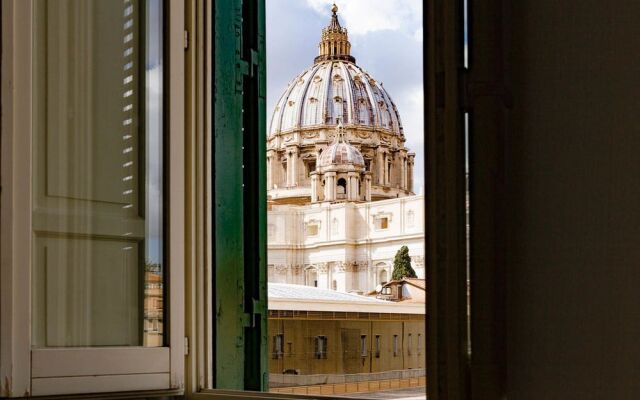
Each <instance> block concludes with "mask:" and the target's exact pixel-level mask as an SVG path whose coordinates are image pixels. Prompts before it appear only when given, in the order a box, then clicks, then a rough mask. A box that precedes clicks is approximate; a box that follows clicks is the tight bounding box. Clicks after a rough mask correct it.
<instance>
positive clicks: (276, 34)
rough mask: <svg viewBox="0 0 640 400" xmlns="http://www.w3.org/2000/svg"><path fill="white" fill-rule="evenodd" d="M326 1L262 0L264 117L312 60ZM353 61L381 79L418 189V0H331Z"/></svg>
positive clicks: (421, 130) (328, 14)
mask: <svg viewBox="0 0 640 400" xmlns="http://www.w3.org/2000/svg"><path fill="white" fill-rule="evenodd" d="M332 4H333V1H332V0H266V8H267V10H266V11H267V13H266V19H267V24H266V28H267V32H266V35H267V118H268V119H267V122H268V121H270V120H271V114H272V113H273V109H274V108H275V104H276V102H277V101H278V98H279V97H280V96H281V94H282V92H284V90H285V89H286V87H287V84H288V83H289V81H291V80H292V79H293V78H294V77H295V76H297V75H298V74H299V73H300V72H302V71H303V70H304V69H306V68H307V67H309V66H311V65H312V64H313V58H314V57H315V56H317V55H318V42H319V41H320V32H321V30H322V28H324V27H325V26H327V25H328V23H329V21H330V19H331V11H330V10H331V5H332ZM336 4H337V6H338V18H339V19H340V24H341V25H342V26H343V27H345V28H347V30H348V32H349V41H350V42H351V55H352V56H354V57H355V58H356V63H357V64H358V65H359V66H360V67H362V68H363V69H364V70H365V71H367V72H369V74H370V75H371V76H372V77H373V78H375V79H376V80H377V81H379V82H383V83H384V88H385V89H386V90H387V92H388V93H389V95H390V96H391V98H392V99H393V101H394V102H395V103H396V106H397V107H398V111H399V112H400V118H401V119H402V124H403V126H404V133H405V136H406V138H407V143H406V146H407V147H408V148H409V150H410V151H412V152H415V153H416V161H415V168H414V191H415V192H416V193H424V136H425V135H424V88H423V76H422V49H423V43H422V0H393V1H389V0H337V1H336Z"/></svg>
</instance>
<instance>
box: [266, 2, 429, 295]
mask: <svg viewBox="0 0 640 400" xmlns="http://www.w3.org/2000/svg"><path fill="white" fill-rule="evenodd" d="M332 12H333V13H332V16H331V21H330V23H329V25H328V26H327V27H326V28H324V29H323V30H322V35H321V41H320V43H319V55H318V56H317V57H316V58H315V60H314V64H313V65H312V66H311V67H309V68H307V69H306V70H304V71H303V72H302V73H300V74H299V75H298V76H296V77H295V78H294V79H293V80H292V81H291V82H290V83H289V85H288V87H287V88H286V90H285V91H284V93H283V94H282V96H281V97H280V99H279V100H278V102H277V104H276V107H275V109H274V111H273V115H272V117H271V123H270V127H269V131H268V137H267V190H268V192H267V194H268V202H269V206H268V208H269V211H268V252H269V254H268V260H269V261H268V262H269V281H270V282H281V283H294V284H301V285H307V286H316V287H320V288H326V289H333V290H337V291H342V292H359V293H368V292H369V291H371V290H372V289H374V288H375V287H376V286H377V285H381V284H384V283H386V282H387V281H389V279H390V277H391V272H392V260H393V257H394V255H395V253H396V251H397V250H398V249H399V248H400V247H401V246H403V245H406V246H408V247H409V254H410V255H411V258H412V266H413V268H414V269H415V270H416V273H417V274H418V277H421V278H424V257H425V253H424V197H423V196H421V195H417V196H416V195H415V194H414V188H413V165H414V158H415V154H414V153H412V152H410V151H409V149H407V148H406V147H405V141H406V138H405V134H404V128H403V126H402V122H401V119H400V114H399V112H398V109H397V107H396V105H395V103H394V102H393V101H392V100H391V97H390V96H389V94H388V93H387V91H386V90H385V89H384V87H383V85H382V83H381V82H379V81H377V80H375V79H374V78H373V77H372V76H371V75H369V74H368V73H367V72H366V71H365V70H363V69H362V68H361V67H360V66H358V65H356V64H355V58H354V57H353V56H352V55H351V44H350V42H349V38H348V35H347V30H346V29H345V28H343V27H341V26H340V23H339V21H338V16H337V7H335V6H334V7H333V9H332Z"/></svg>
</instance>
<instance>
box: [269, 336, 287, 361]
mask: <svg viewBox="0 0 640 400" xmlns="http://www.w3.org/2000/svg"><path fill="white" fill-rule="evenodd" d="M283 344H284V335H283V334H278V335H274V336H273V350H272V358H274V359H278V358H282V356H283V354H284V352H283ZM289 344H291V343H289Z"/></svg>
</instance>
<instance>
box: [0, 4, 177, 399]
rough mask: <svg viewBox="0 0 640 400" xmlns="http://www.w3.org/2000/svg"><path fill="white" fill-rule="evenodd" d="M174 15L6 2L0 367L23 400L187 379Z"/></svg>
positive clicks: (164, 10)
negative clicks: (1, 348)
mask: <svg viewBox="0 0 640 400" xmlns="http://www.w3.org/2000/svg"><path fill="white" fill-rule="evenodd" d="M169 3H170V4H169ZM183 8H184V4H181V3H179V2H168V1H167V2H166V4H165V2H163V1H161V0H147V1H138V0H122V1H101V0H83V1H53V0H33V1H7V2H4V3H3V4H2V9H3V10H2V11H3V12H2V13H1V17H2V26H3V41H4V40H7V42H6V43H12V46H11V50H7V49H6V48H3V51H2V59H3V60H2V61H3V69H2V85H1V86H2V88H3V92H2V102H3V105H6V104H12V105H13V108H12V110H13V111H12V113H11V114H12V116H13V117H12V118H11V124H12V125H11V127H8V125H7V123H8V121H9V119H7V114H6V113H5V114H3V119H2V135H0V137H1V138H2V142H3V144H4V143H12V145H11V148H9V147H7V146H2V149H0V150H1V151H2V155H1V158H2V161H3V164H2V171H1V175H2V176H3V180H2V189H3V190H2V191H3V201H2V205H1V207H2V208H1V213H2V224H1V226H0V230H2V232H1V234H0V237H1V238H0V240H1V242H2V243H1V244H2V248H6V247H5V246H7V245H9V243H11V244H10V246H11V248H12V257H13V258H12V260H11V261H10V262H5V259H4V258H3V262H2V264H1V265H0V270H1V271H0V275H2V276H3V277H6V276H11V280H12V282H11V283H8V282H7V281H4V280H3V282H4V284H7V285H11V286H9V287H10V288H12V290H8V291H5V290H2V293H0V302H1V303H2V304H1V305H2V309H3V310H8V311H9V312H7V313H3V315H0V319H1V320H0V325H1V326H3V327H4V326H10V327H11V329H9V332H10V333H9V334H8V335H3V337H2V342H3V344H5V343H7V344H8V348H10V349H11V350H12V351H11V352H3V353H2V354H1V355H0V370H3V371H10V370H11V371H13V372H12V374H13V376H11V374H9V376H5V377H4V379H6V380H8V381H11V382H12V385H15V386H14V387H16V388H17V387H20V388H21V389H20V394H23V393H24V388H28V389H27V392H28V395H31V396H49V395H62V397H66V395H67V394H72V393H82V392H81V391H82V390H86V388H94V389H96V390H95V391H100V388H99V387H102V388H104V387H106V386H105V385H100V384H98V383H97V382H98V381H102V382H104V380H105V377H106V376H107V375H110V376H119V377H120V378H118V379H116V380H111V378H110V377H109V378H106V379H108V380H109V382H110V384H109V385H108V389H109V391H114V392H117V391H124V390H128V391H134V390H141V389H149V390H151V389H152V390H169V389H170V388H171V387H174V385H177V384H178V382H184V368H182V364H181V361H178V360H179V358H180V357H182V358H183V352H182V349H183V347H182V346H183V343H184V336H185V335H184V324H181V323H180V321H181V318H182V317H184V315H183V313H182V310H184V287H183V282H184V279H182V278H183V276H184V275H183V268H184V260H185V258H184V252H183V250H184V244H183V243H184V236H183V235H181V236H180V237H179V238H178V234H184V232H185V229H184V215H185V210H184V207H183V201H182V200H183V196H184V193H185V190H184V185H183V184H184V177H185V175H186V173H185V171H184V165H185V163H184V143H185V140H184V131H183V129H177V127H180V128H183V127H184V118H183V114H182V111H183V109H184V108H183V106H184V103H183V99H184V93H183V91H182V90H183V87H184V83H185V82H184V79H183V76H184V74H183V67H182V66H181V61H182V60H183V57H184V49H183V48H182V45H181V43H180V44H178V50H179V51H178V52H177V51H176V50H177V49H176V44H177V43H178V41H179V40H181V39H182V37H183V32H184V21H183V20H181V19H180V17H179V16H180V15H182V14H181V12H182V10H183ZM7 10H11V11H10V12H5V11H7ZM176 16H177V17H176ZM176 19H179V20H180V21H179V22H178V23H177V21H176ZM177 26H180V30H179V31H176V27H177ZM5 34H6V35H5ZM17 49H20V51H17ZM5 62H6V63H7V64H4V63H5ZM9 64H10V65H13V66H14V68H12V69H7V68H5V65H9ZM169 68H170V69H171V71H172V74H171V77H172V79H165V78H168V75H167V74H166V71H167V70H168V69H169ZM7 82H11V86H12V88H13V89H12V90H11V91H8V90H6V88H7V87H8V85H7ZM16 135H19V136H16ZM16 138H20V140H16ZM6 140H10V142H6ZM168 148H171V149H172V151H171V152H168V151H167V149H168ZM7 167H10V168H11V171H12V172H11V174H7V173H6V172H7V171H6V169H5V168H7ZM14 171H16V173H14ZM17 171H19V173H18V172H17ZM9 175H11V176H12V179H8V178H7V177H8V176H9ZM169 177H171V179H169ZM18 181H19V184H18V183H17V182H18ZM169 185H170V187H169ZM18 187H19V188H20V189H21V190H20V192H18V191H16V188H18ZM6 193H11V196H10V197H11V199H12V201H11V202H5V201H4V198H5V195H4V194H6ZM169 204H171V207H168V205H169ZM7 216H9V217H10V218H6V219H5V218H4V217H7ZM169 221H171V229H168V228H169ZM18 227H19V228H20V229H17V228H18ZM177 239H178V240H177ZM17 244H19V245H17ZM169 249H170V250H171V251H168V250H169ZM3 256H4V253H3ZM18 265H19V268H20V270H19V271H21V273H20V274H16V273H15V271H16V270H15V268H16V267H17V266H18ZM7 272H9V273H10V275H6V273H7ZM23 272H24V273H23ZM169 277H171V279H173V283H172V285H167V284H166V283H167V280H168V279H169ZM169 286H171V287H169ZM7 294H8V295H7ZM165 298H166V299H168V300H167V301H163V300H164V299H165ZM8 299H10V300H11V303H7V300H8ZM7 304H9V308H8V309H7V308H5V307H6V305H7ZM18 304H19V305H20V307H21V308H20V311H19V313H17V312H16V311H17V310H14V309H13V307H15V305H18ZM167 309H171V310H173V311H175V313H173V312H172V314H171V315H168V313H169V310H167ZM7 315H8V316H9V318H10V324H6V322H7V320H6V316H7ZM165 316H167V317H171V318H166V319H165V318H164V317H165ZM169 320H171V321H172V324H171V326H169V325H168V324H167V322H168V321H169ZM18 327H19V329H18ZM169 332H171V335H165V333H167V334H168V333H169ZM18 335H19V336H18ZM169 336H170V337H169ZM17 338H19V340H17ZM8 353H11V354H8ZM172 357H173V358H172ZM17 360H20V361H19V362H16V361H17ZM108 360H112V361H108ZM114 360H117V361H114ZM106 361H108V362H106ZM8 366H11V367H8ZM63 366H66V367H63ZM14 368H16V369H14ZM156 373H158V374H156ZM151 375H154V377H153V378H152V379H147V380H139V379H135V378H133V376H151ZM43 382H46V384H44V385H43V384H42V383H43ZM5 386H6V385H5ZM82 388H85V389H82ZM7 390H10V389H7ZM6 393H8V392H7V391H5V389H4V386H3V388H0V397H4V396H5V394H6ZM13 394H14V395H16V394H18V393H17V392H15V391H14V393H13Z"/></svg>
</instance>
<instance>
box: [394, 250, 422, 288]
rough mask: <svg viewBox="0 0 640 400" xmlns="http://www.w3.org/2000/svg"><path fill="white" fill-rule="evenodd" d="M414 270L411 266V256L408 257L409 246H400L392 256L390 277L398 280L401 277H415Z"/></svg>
mask: <svg viewBox="0 0 640 400" xmlns="http://www.w3.org/2000/svg"><path fill="white" fill-rule="evenodd" d="M417 277H418V276H417V275H416V271H414V270H413V268H411V257H409V248H408V247H407V246H402V247H400V250H398V252H397V253H396V256H395V257H394V258H393V274H392V275H391V279H393V280H400V279H402V278H417Z"/></svg>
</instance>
